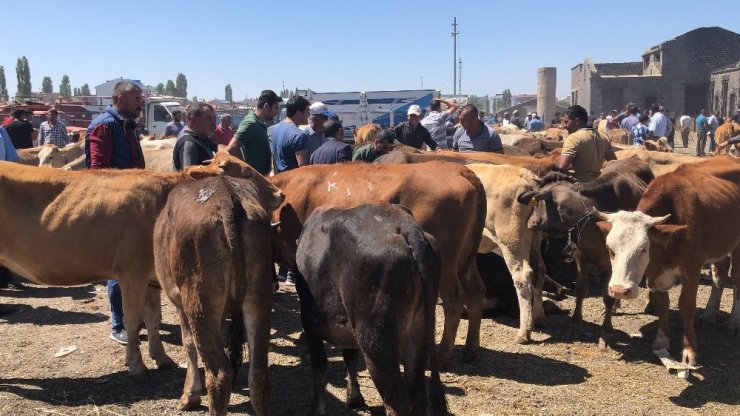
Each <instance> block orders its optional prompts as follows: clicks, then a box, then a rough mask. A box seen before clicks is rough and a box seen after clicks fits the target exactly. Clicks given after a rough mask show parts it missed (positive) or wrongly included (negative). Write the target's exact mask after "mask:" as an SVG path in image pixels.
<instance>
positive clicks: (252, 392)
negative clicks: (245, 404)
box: [242, 269, 272, 415]
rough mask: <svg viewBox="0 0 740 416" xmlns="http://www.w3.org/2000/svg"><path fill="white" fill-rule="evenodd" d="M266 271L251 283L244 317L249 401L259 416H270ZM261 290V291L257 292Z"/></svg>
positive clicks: (269, 302) (269, 295) (269, 306)
mask: <svg viewBox="0 0 740 416" xmlns="http://www.w3.org/2000/svg"><path fill="white" fill-rule="evenodd" d="M269 275H270V274H269V272H268V270H267V269H264V273H261V274H259V279H261V280H263V282H260V281H259V280H255V279H252V280H251V282H254V283H256V284H254V285H252V287H251V288H250V290H249V291H248V292H247V294H246V296H245V299H244V304H243V306H242V313H243V316H244V327H245V328H246V329H247V341H248V343H249V401H250V402H251V403H252V407H253V408H254V411H255V413H256V414H257V415H267V414H269V413H270V374H269V372H268V357H267V353H268V350H269V348H270V314H271V310H272V283H271V282H270V279H265V278H264V276H269ZM258 289H261V290H258Z"/></svg>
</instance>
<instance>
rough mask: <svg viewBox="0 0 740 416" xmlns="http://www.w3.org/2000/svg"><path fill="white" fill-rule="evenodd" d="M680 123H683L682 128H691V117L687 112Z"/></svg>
mask: <svg viewBox="0 0 740 416" xmlns="http://www.w3.org/2000/svg"><path fill="white" fill-rule="evenodd" d="M679 123H681V128H682V129H689V128H691V117H689V116H687V115H686V114H684V115H682V116H681V119H680V120H679Z"/></svg>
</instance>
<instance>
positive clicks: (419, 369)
mask: <svg viewBox="0 0 740 416" xmlns="http://www.w3.org/2000/svg"><path fill="white" fill-rule="evenodd" d="M425 315H426V313H425ZM425 318H426V316H425ZM426 325H427V323H426V319H421V317H419V318H417V320H416V321H415V322H414V323H413V326H412V328H411V330H410V331H406V332H405V333H404V335H403V337H404V338H403V341H402V345H401V346H400V347H401V360H402V363H403V378H404V382H405V384H406V389H407V391H408V397H409V400H410V402H411V403H412V406H413V409H414V410H413V414H415V415H416V414H419V415H423V414H424V412H425V408H426V394H425V388H424V387H425V384H426V383H425V382H424V370H425V368H426V364H427V358H428V357H427V351H426V350H427V342H426V341H427V339H428V338H429V337H428V336H427V331H426V328H425V326H426Z"/></svg>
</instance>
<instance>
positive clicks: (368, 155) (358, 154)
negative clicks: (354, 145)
mask: <svg viewBox="0 0 740 416" xmlns="http://www.w3.org/2000/svg"><path fill="white" fill-rule="evenodd" d="M378 156H380V155H379V154H377V153H376V152H375V150H373V144H372V143H368V144H366V145H364V146H362V147H360V148H359V149H357V150H355V151H354V152H353V153H352V161H355V160H363V161H365V162H367V163H371V162H372V161H373V160H375V159H376V158H377V157H378Z"/></svg>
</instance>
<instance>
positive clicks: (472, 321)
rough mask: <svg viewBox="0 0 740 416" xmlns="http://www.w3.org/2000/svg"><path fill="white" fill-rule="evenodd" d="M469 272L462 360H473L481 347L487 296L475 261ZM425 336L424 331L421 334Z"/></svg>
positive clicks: (466, 289) (466, 288)
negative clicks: (465, 332) (482, 323)
mask: <svg viewBox="0 0 740 416" xmlns="http://www.w3.org/2000/svg"><path fill="white" fill-rule="evenodd" d="M469 264H471V265H472V267H470V268H469V269H468V272H467V280H466V284H465V288H464V289H465V299H466V306H467V311H468V335H467V337H465V348H464V349H463V351H462V357H461V361H462V362H471V361H473V360H474V359H475V356H476V355H477V354H478V349H479V348H480V324H481V320H482V319H483V299H484V298H485V296H486V286H485V285H484V284H483V280H482V279H481V277H480V274H479V273H478V267H476V265H475V261H472V262H470V263H469ZM419 335H420V336H423V335H424V334H423V332H422V333H420V334H419Z"/></svg>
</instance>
